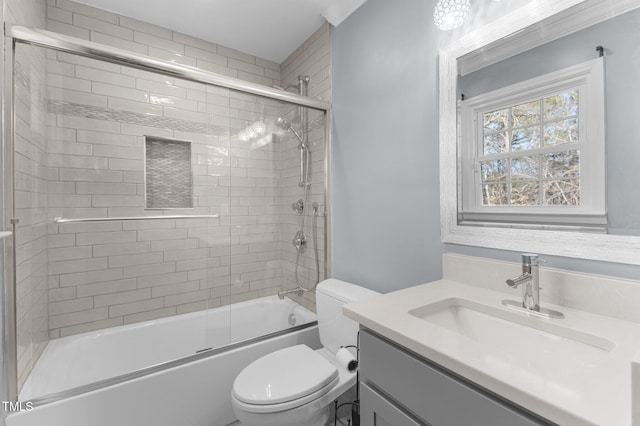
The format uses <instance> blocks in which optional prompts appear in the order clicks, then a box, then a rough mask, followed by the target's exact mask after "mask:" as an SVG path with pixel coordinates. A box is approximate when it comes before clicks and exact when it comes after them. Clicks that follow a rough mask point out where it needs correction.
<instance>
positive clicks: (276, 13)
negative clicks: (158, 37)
mask: <svg viewBox="0 0 640 426" xmlns="http://www.w3.org/2000/svg"><path fill="white" fill-rule="evenodd" d="M76 1H77V2H80V3H84V4H88V5H90V6H94V7H97V8H99V9H104V10H108V11H110V12H114V13H117V14H120V15H125V16H128V17H130V18H134V19H137V20H140V21H144V22H148V23H151V24H154V25H158V26H161V27H165V28H169V29H171V30H174V31H177V32H180V33H184V34H188V35H190V36H193V37H197V38H200V39H204V40H208V41H210V42H213V43H217V44H220V45H223V46H226V47H230V48H232V49H236V50H239V51H241V52H244V53H249V54H251V55H254V56H258V57H260V58H263V59H267V60H270V61H273V62H276V63H278V64H280V63H282V62H283V61H284V60H285V59H286V58H287V57H288V56H289V55H290V54H291V53H292V52H293V51H294V50H295V49H296V48H297V47H298V46H300V45H301V44H302V43H303V42H304V41H305V40H306V39H307V38H308V37H309V36H310V35H311V34H313V33H314V31H315V30H317V29H318V27H320V25H322V23H323V22H324V21H325V19H326V20H327V21H328V22H329V23H331V24H332V25H334V26H337V25H339V24H340V23H341V22H342V21H343V20H344V19H345V18H347V17H348V16H349V15H350V14H351V13H353V12H354V11H355V10H356V9H357V8H358V7H360V5H362V3H364V2H365V1H366V0H179V1H176V0H76Z"/></svg>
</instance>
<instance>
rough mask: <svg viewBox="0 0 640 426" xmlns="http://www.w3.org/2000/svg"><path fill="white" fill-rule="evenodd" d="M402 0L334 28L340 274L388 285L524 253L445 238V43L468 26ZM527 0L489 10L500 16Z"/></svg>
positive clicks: (619, 269) (583, 265)
mask: <svg viewBox="0 0 640 426" xmlns="http://www.w3.org/2000/svg"><path fill="white" fill-rule="evenodd" d="M394 3H395V2H389V1H384V0H368V1H367V2H366V3H365V4H364V5H363V6H362V7H360V9H358V10H357V11H356V12H355V13H354V14H353V15H352V16H350V17H349V18H348V19H347V20H346V21H345V22H343V23H342V24H341V25H340V26H339V27H337V28H334V29H333V32H332V78H333V95H332V96H333V117H332V120H333V123H332V125H333V133H332V137H333V141H332V143H333V153H332V162H333V165H332V166H333V170H332V203H333V257H332V261H333V275H334V276H335V277H336V278H341V279H345V280H350V281H352V282H355V283H358V284H361V285H364V286H367V287H370V288H374V289H376V290H380V291H383V292H389V291H393V290H396V289H399V288H403V287H408V286H411V285H414V284H419V283H423V282H427V281H431V280H436V279H439V278H440V277H441V276H442V271H441V266H440V259H441V254H442V253H443V252H452V253H461V254H467V255H472V256H482V257H487V258H493V259H502V260H509V261H514V262H518V261H519V260H520V255H519V253H516V252H510V251H502V250H489V249H483V248H478V247H465V246H457V245H451V244H445V245H443V244H441V243H440V218H439V183H438V182H439V181H438V108H437V107H438V104H437V102H438V100H437V88H438V80H437V49H438V47H439V45H444V44H446V43H447V42H448V41H450V40H452V39H454V38H455V37H456V35H457V34H459V33H461V32H463V31H462V30H458V31H456V32H454V33H437V32H436V31H435V29H434V27H433V24H432V13H433V7H434V5H435V1H420V0H405V1H403V2H402V7H401V8H400V7H398V5H397V3H395V4H394ZM524 3H526V2H525V1H512V2H506V3H505V2H500V3H492V4H491V5H489V7H494V8H496V9H495V11H497V13H496V14H495V15H494V17H496V16H498V15H500V14H504V13H506V12H508V11H509V10H510V8H511V7H516V6H519V5H521V4H524ZM494 4H495V5H498V6H494ZM486 16H491V14H490V13H486V14H485V16H484V17H481V18H480V19H478V20H477V21H476V22H472V23H471V24H472V25H471V26H476V27H477V26H479V24H481V23H482V22H486V21H488V19H486ZM476 24H477V25H476ZM467 28H468V27H467ZM438 40H439V41H438ZM594 48H595V45H594ZM546 258H547V260H548V262H549V263H548V264H547V265H548V266H551V267H556V268H563V269H569V270H575V271H583V272H588V273H594V274H603V275H612V276H618V277H623V278H636V279H637V278H638V277H639V276H640V267H637V266H630V265H620V264H615V263H605V262H594V261H585V260H580V259H569V258H560V257H546Z"/></svg>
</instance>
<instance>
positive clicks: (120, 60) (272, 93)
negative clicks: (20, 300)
mask: <svg viewBox="0 0 640 426" xmlns="http://www.w3.org/2000/svg"><path fill="white" fill-rule="evenodd" d="M4 33H5V48H6V50H7V52H8V54H7V56H6V57H7V61H6V62H5V64H4V66H5V68H6V70H9V72H5V73H4V75H5V76H4V83H5V90H4V94H3V96H4V111H3V122H4V123H3V124H4V129H3V134H4V147H3V149H4V152H5V154H7V153H11V156H9V157H8V161H7V159H3V162H4V165H5V167H6V168H8V169H10V170H9V172H10V174H11V175H13V173H14V167H13V154H14V134H13V130H14V98H13V83H14V54H15V46H16V43H23V44H29V45H33V46H40V47H44V48H49V49H53V50H56V51H60V52H67V53H72V54H76V55H79V56H84V57H88V58H92V59H99V60H103V61H105V62H110V63H115V64H119V65H125V66H129V67H133V68H137V69H141V70H145V71H153V72H157V73H160V74H163V75H167V76H172V77H177V78H181V79H184V80H189V81H193V82H198V83H205V84H211V85H215V86H219V87H225V88H228V89H233V90H237V91H240V92H244V93H248V94H252V95H258V96H264V97H267V98H270V99H275V100H279V101H283V102H288V103H292V104H295V105H299V106H303V107H308V108H313V109H315V110H319V111H322V112H324V114H325V123H324V128H325V144H324V150H325V151H324V154H325V157H324V165H325V180H324V206H325V212H324V214H323V217H324V218H325V227H324V240H325V241H328V237H329V235H331V226H332V224H331V216H330V215H329V211H330V206H329V204H328V202H329V200H330V176H329V171H330V170H331V169H330V167H331V161H330V156H331V105H330V104H329V103H328V102H324V101H321V100H318V99H314V98H309V97H305V96H301V95H298V94H295V93H292V92H287V91H285V90H281V89H277V88H273V87H269V86H263V85H261V84H257V83H252V82H249V81H244V80H240V79H236V78H232V77H227V76H225V75H221V74H216V73H212V72H208V71H202V70H199V69H197V68H193V67H190V66H186V65H180V64H176V63H173V62H169V61H163V60H160V59H154V58H152V57H149V56H145V55H141V54H137V53H133V52H129V51H127V50H123V49H118V48H115V47H111V46H106V45H103V44H99V43H95V42H91V41H87V40H82V39H79V38H75V37H70V36H66V35H63V34H58V33H55V32H51V31H46V30H42V29H39V28H32V27H26V26H22V25H11V24H7V23H5V27H4ZM6 70H5V71H6ZM6 172H7V170H6V169H5V170H2V173H3V174H6ZM10 186H11V187H12V186H13V178H11V182H10ZM14 192H15V191H12V193H11V194H10V196H8V198H7V196H6V195H5V199H6V200H7V203H6V204H5V209H7V208H9V210H8V211H10V212H11V211H13V212H14V213H12V214H11V218H9V219H10V220H11V225H12V231H15V226H16V223H17V219H15V210H14V209H15V200H14V199H13V194H14ZM2 226H3V229H0V230H4V227H6V226H7V224H6V223H3V224H2ZM13 237H14V239H15V232H14V233H13ZM12 250H13V251H15V245H14V246H13V247H12ZM330 259H331V255H330V245H329V244H327V245H326V246H325V250H324V261H325V262H324V276H325V278H328V277H329V276H330V271H331V263H330V262H331V260H330ZM12 260H13V262H12V263H14V264H13V267H12V268H10V269H11V270H10V271H7V272H8V276H9V277H10V280H11V281H13V282H11V281H9V282H10V283H11V285H5V300H4V302H5V315H6V318H5V342H6V344H7V348H6V355H7V363H6V367H7V371H6V372H7V378H8V382H9V383H8V395H7V397H8V399H9V400H11V401H17V400H18V389H17V376H18V374H17V371H18V365H17V364H18V360H17V352H16V337H17V329H16V327H17V312H16V294H15V284H16V283H15V280H16V276H15V273H16V265H15V253H14V254H13V259H12ZM143 371H144V373H143V375H144V374H148V372H147V371H146V369H145V370H143Z"/></svg>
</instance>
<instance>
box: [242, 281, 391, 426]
mask: <svg viewBox="0 0 640 426" xmlns="http://www.w3.org/2000/svg"><path fill="white" fill-rule="evenodd" d="M378 294H379V293H377V292H374V291H372V290H368V289H365V288H363V287H359V286H356V285H354V284H349V283H345V282H343V281H339V280H334V279H329V280H326V281H323V282H322V283H320V284H318V287H317V289H316V296H317V297H316V300H317V311H318V330H319V332H320V341H321V343H322V344H323V347H322V348H320V349H317V350H313V349H311V348H310V347H308V346H306V345H296V346H291V347H288V348H284V349H280V350H278V351H275V352H272V353H270V354H267V355H265V356H263V357H261V358H259V359H257V360H256V361H254V362H252V363H251V364H249V365H248V366H247V367H246V368H245V369H244V370H242V371H241V372H240V374H238V376H237V377H236V379H235V381H234V383H233V390H232V392H231V402H232V406H233V411H234V413H235V414H236V417H237V418H238V420H240V423H241V424H242V425H243V426H244V425H246V426H276V425H277V426H294V425H295V426H325V425H326V424H327V421H328V420H329V413H330V406H331V403H332V402H333V401H334V400H335V399H336V398H338V397H339V396H340V395H341V394H343V393H344V392H346V391H347V390H348V389H350V388H351V387H352V386H354V385H355V384H356V373H355V372H354V373H352V372H349V371H348V370H347V369H346V368H344V367H342V366H341V365H340V364H339V363H338V361H337V360H336V358H335V355H336V353H337V351H338V349H339V348H340V346H341V345H344V346H346V345H355V344H356V340H357V332H358V324H357V323H355V322H354V321H352V320H350V319H348V318H346V317H344V316H343V315H342V305H344V304H345V303H348V302H353V301H356V300H362V299H364V298H368V297H372V296H375V295H378Z"/></svg>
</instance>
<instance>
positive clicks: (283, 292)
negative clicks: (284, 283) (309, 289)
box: [278, 288, 304, 300]
mask: <svg viewBox="0 0 640 426" xmlns="http://www.w3.org/2000/svg"><path fill="white" fill-rule="evenodd" d="M290 293H297V294H298V296H302V295H303V294H304V290H303V289H301V288H294V289H291V290H281V291H279V292H278V298H279V299H280V300H283V299H284V296H285V295H286V294H290Z"/></svg>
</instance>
